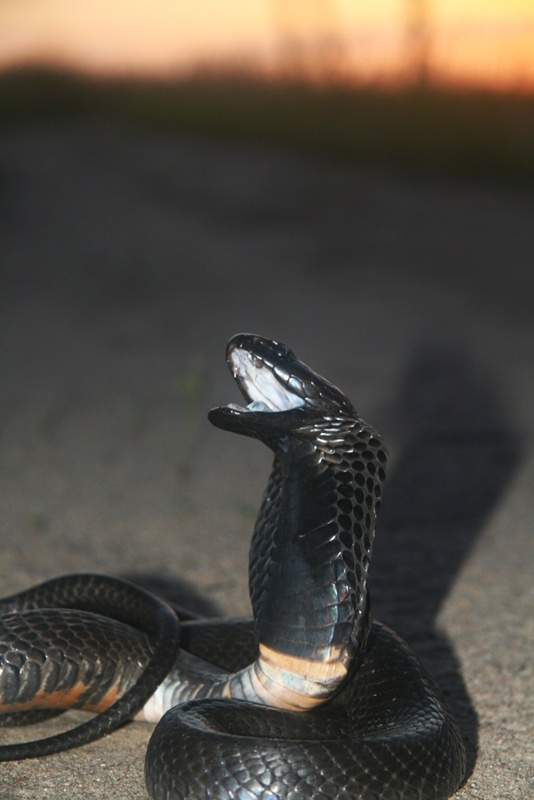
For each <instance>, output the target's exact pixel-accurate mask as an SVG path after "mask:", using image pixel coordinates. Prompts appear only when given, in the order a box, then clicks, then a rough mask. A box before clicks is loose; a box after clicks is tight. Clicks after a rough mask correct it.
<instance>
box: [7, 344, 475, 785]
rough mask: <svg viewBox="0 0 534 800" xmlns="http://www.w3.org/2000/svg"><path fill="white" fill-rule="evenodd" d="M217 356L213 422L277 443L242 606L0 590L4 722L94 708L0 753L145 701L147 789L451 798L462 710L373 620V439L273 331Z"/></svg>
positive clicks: (58, 586)
mask: <svg viewBox="0 0 534 800" xmlns="http://www.w3.org/2000/svg"><path fill="white" fill-rule="evenodd" d="M227 358H228V363H229V366H230V369H231V371H232V374H233V376H234V378H235V380H236V382H237V384H238V386H239V388H240V390H241V392H242V394H243V395H244V397H245V400H246V403H247V405H246V407H241V406H238V405H234V404H231V405H228V406H224V407H221V408H216V409H213V410H212V411H211V412H210V414H209V419H210V420H211V422H212V423H213V424H215V425H216V426H218V427H220V428H224V429H226V430H230V431H235V432H237V433H243V434H246V435H247V436H252V437H254V438H256V439H259V440H260V441H262V442H264V443H265V444H266V445H267V446H268V447H270V448H271V449H272V450H273V451H274V465H273V470H272V472H271V476H270V478H269V482H268V484H267V488H266V490H265V494H264V498H263V503H262V506H261V509H260V512H259V515H258V519H257V522H256V526H255V529H254V534H253V538H252V545H251V550H250V595H251V601H252V608H253V613H254V623H252V622H250V621H231V620H229V621H217V620H215V621H214V620H205V621H199V620H192V619H189V620H186V621H185V622H182V624H181V631H180V634H178V623H177V621H176V617H175V615H174V613H173V612H172V611H171V610H170V609H169V608H168V607H167V606H166V605H165V604H164V603H162V602H160V601H159V600H157V599H156V598H154V597H152V596H151V595H149V594H146V593H145V592H143V591H142V590H140V589H138V588H137V587H135V586H133V585H131V584H127V583H125V582H122V581H119V580H116V579H114V578H106V577H102V576H94V575H78V576H66V577H64V578H59V579H54V580H52V581H48V582H47V583H45V584H42V585H40V586H38V587H35V588H33V589H30V590H28V591H27V592H21V593H19V594H17V595H13V596H11V597H9V598H6V599H4V600H3V601H1V602H0V611H1V612H2V617H1V618H0V711H1V712H2V713H4V714H5V715H7V717H6V719H7V720H8V721H9V722H20V721H24V720H25V718H26V717H27V716H28V715H29V714H30V713H35V711H33V712H30V711H29V709H33V710H35V709H37V708H44V709H45V710H44V711H41V712H38V713H41V714H50V713H57V711H54V709H56V710H57V709H63V708H67V707H77V708H85V709H88V710H91V711H96V712H99V713H97V714H96V716H94V717H92V718H91V719H89V721H87V722H85V723H83V724H82V725H81V726H78V728H74V729H73V730H72V731H67V732H65V733H61V734H57V735H56V736H53V737H49V738H48V739H43V740H39V741H37V742H30V743H25V744H8V745H3V746H2V747H0V759H1V760H11V759H19V758H28V757H34V756H38V755H46V754H49V753H53V752H57V751H59V750H63V749H66V748H68V747H74V746H76V745H78V744H81V743H83V742H85V741H90V740H92V739H94V738H96V737H97V736H100V735H101V734H102V733H104V732H106V731H108V730H111V729H113V728H114V727H116V726H117V725H119V724H121V722H123V721H124V720H126V719H128V718H129V717H131V716H133V715H134V714H135V713H136V712H139V710H140V709H141V708H142V707H143V706H144V708H143V709H142V711H140V713H139V714H138V716H140V717H141V718H144V719H153V720H159V719H160V718H161V717H162V718H161V721H160V722H159V723H158V725H157V726H156V728H155V731H154V733H153V735H152V738H151V740H150V743H149V746H148V752H147V758H146V780H147V787H148V791H149V794H150V796H151V797H152V798H155V800H178V799H182V798H183V800H186V798H187V799H188V800H192V799H194V800H204V799H205V800H207V799H208V798H217V799H218V800H233V799H234V798H235V800H278V798H280V800H285V799H287V800H309V799H310V798H312V799H313V800H356V799H357V798H359V799H360V800H371V799H372V800H417V799H418V800H444V798H447V797H449V796H450V795H451V794H452V793H453V792H454V791H455V789H457V788H458V786H459V785H460V783H461V782H462V779H463V777H464V773H465V754H464V748H463V744H462V739H461V736H460V733H459V731H458V728H457V726H456V723H455V721H454V720H453V718H452V716H451V714H450V713H449V711H448V710H447V708H446V706H445V705H444V702H443V700H442V698H441V696H440V694H439V691H438V689H437V687H436V686H435V684H434V682H433V681H432V679H431V678H430V677H429V676H428V674H427V673H426V672H425V670H424V669H423V668H422V666H421V665H420V664H419V662H418V660H417V658H416V657H415V655H414V654H413V653H412V651H411V650H410V649H409V648H408V647H407V645H406V644H405V643H404V642H402V641H401V640H400V639H399V638H398V636H396V634H395V633H393V632H392V631H391V630H389V629H388V628H387V627H385V626H383V625H381V624H379V623H376V622H375V623H371V622H370V614H369V594H368V589H367V581H368V572H369V563H370V556H371V548H372V541H373V534H374V528H375V519H376V513H377V510H378V507H379V505H380V497H381V487H382V483H383V481H384V478H385V462H386V450H385V448H384V446H383V444H382V441H381V439H380V437H379V435H378V433H377V432H376V431H375V430H374V429H373V428H371V427H370V426H369V425H367V424H366V423H365V422H364V421H363V420H362V419H361V418H360V417H359V416H358V414H357V413H356V411H355V410H354V408H353V406H352V404H351V403H350V401H349V400H348V399H347V397H346V396H345V395H344V394H343V393H342V392H341V391H340V390H339V389H337V388H336V387H334V386H333V385H332V384H330V383H328V382H327V381H326V380H324V379H323V378H321V377H320V376H319V375H317V374H316V373H315V372H313V371H312V370H310V369H309V368H308V367H307V366H305V365H304V364H302V363H301V362H300V361H298V360H297V359H296V357H295V355H294V354H293V353H292V352H291V350H289V349H288V348H287V347H286V346H285V345H282V344H279V343H277V342H272V341H270V340H267V339H263V338H261V337H259V336H252V335H249V334H240V335H238V336H235V337H233V338H232V339H231V340H230V342H229V344H228V348H227ZM179 636H180V649H179V650H178V638H179ZM162 681H163V682H162ZM158 685H159V688H157V690H156V691H155V692H154V690H155V689H156V687H158ZM151 695H152V697H151V699H150V700H149V697H150V696H151ZM147 701H148V702H147ZM46 709H52V711H50V710H46ZM168 709H170V710H168Z"/></svg>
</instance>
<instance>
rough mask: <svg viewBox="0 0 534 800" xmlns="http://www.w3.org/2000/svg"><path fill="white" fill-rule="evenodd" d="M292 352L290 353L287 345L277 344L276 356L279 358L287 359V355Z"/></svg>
mask: <svg viewBox="0 0 534 800" xmlns="http://www.w3.org/2000/svg"><path fill="white" fill-rule="evenodd" d="M290 352H291V351H290V349H289V347H287V346H286V345H285V344H281V343H277V345H276V347H275V349H274V355H275V356H276V357H277V358H285V357H286V356H287V355H289V353H290Z"/></svg>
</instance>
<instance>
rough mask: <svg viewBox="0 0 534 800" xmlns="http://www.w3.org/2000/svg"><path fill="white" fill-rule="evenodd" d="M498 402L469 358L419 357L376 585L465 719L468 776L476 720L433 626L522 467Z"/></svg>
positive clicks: (403, 417) (444, 352)
mask: <svg viewBox="0 0 534 800" xmlns="http://www.w3.org/2000/svg"><path fill="white" fill-rule="evenodd" d="M496 396H497V392H496V391H495V388H494V387H493V386H492V384H491V382H490V381H489V380H488V379H487V378H486V377H485V376H483V375H482V374H479V373H478V372H477V370H476V368H475V367H474V365H473V364H472V363H470V361H469V359H468V357H466V356H465V355H464V354H461V355H460V354H458V353H455V352H452V351H451V350H450V349H447V348H444V347H443V346H441V345H435V346H431V345H428V346H426V347H425V348H424V349H423V350H422V351H421V352H419V353H417V354H416V356H415V358H414V359H413V361H412V362H411V364H410V365H409V366H408V369H407V370H406V373H405V376H404V379H403V381H402V383H401V386H400V389H399V392H398V395H397V397H396V399H395V400H394V403H393V406H392V407H391V409H390V410H389V414H388V417H389V419H390V420H391V424H392V425H394V426H395V430H398V429H399V423H400V428H401V430H402V434H403V439H404V444H403V445H402V448H401V452H400V454H399V455H398V457H395V458H392V467H391V469H390V474H389V476H388V479H387V482H386V487H385V492H384V503H383V507H382V509H381V512H380V515H379V520H378V531H377V539H376V545H375V548H374V554H373V566H372V575H371V582H370V583H371V597H372V606H373V613H374V616H375V618H376V619H379V620H381V621H382V622H384V623H386V624H388V625H390V626H391V627H392V628H393V629H394V630H396V631H397V632H398V633H399V634H400V635H401V636H402V637H403V638H405V639H406V640H407V641H408V643H409V644H410V645H411V646H412V647H413V649H414V650H415V651H416V652H417V654H418V655H419V657H420V658H421V660H422V661H423V663H424V664H425V666H426V667H427V668H428V669H429V671H430V672H431V673H432V674H433V675H434V677H435V678H436V680H437V681H438V683H439V685H440V688H441V690H442V692H443V694H444V695H445V697H446V699H447V702H448V704H449V706H450V707H451V709H452V710H453V712H454V714H455V716H456V718H457V719H458V722H459V724H460V727H461V729H462V733H463V735H464V738H465V745H466V750H467V756H468V774H471V772H472V770H473V767H474V764H475V761H476V757H477V752H478V717H477V714H476V710H475V708H474V706H473V704H472V702H471V699H470V697H469V694H468V692H467V689H466V686H465V683H464V681H463V678H462V674H461V669H460V665H459V662H458V659H457V657H456V655H455V652H454V648H453V646H452V644H451V643H450V642H449V641H448V639H447V637H446V636H445V635H444V634H443V633H441V632H439V631H438V630H437V629H436V626H435V620H436V617H437V615H438V613H439V610H440V607H441V604H442V603H443V601H444V599H445V598H446V597H447V595H448V593H449V591H450V590H451V587H452V585H453V583H454V580H455V578H456V576H457V574H458V571H459V569H460V567H461V565H462V563H463V562H464V560H465V559H466V557H467V555H468V553H469V551H470V549H471V547H472V546H473V543H474V541H475V539H476V537H477V536H478V534H479V532H481V531H482V530H483V527H484V524H485V521H486V519H487V518H488V515H489V514H490V513H491V511H492V509H493V507H494V506H495V504H496V503H497V502H498V501H499V498H500V496H501V494H502V492H503V491H504V489H505V487H506V485H507V483H508V482H509V480H510V478H511V476H512V475H513V473H514V472H515V470H516V468H517V466H518V464H519V461H520V457H521V451H520V446H519V437H518V435H517V433H515V432H514V431H513V430H512V429H511V427H510V426H509V425H508V424H507V422H506V419H505V418H504V415H503V412H502V409H501V408H500V405H499V402H498V400H497V399H496ZM383 433H384V431H383ZM385 433H386V434H387V431H386V432H385Z"/></svg>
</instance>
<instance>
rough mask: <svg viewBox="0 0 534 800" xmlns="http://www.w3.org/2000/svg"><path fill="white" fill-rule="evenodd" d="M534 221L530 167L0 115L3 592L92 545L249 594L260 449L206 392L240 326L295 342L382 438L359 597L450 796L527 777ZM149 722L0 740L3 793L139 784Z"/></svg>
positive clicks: (168, 577) (105, 565)
mask: <svg viewBox="0 0 534 800" xmlns="http://www.w3.org/2000/svg"><path fill="white" fill-rule="evenodd" d="M533 219H534V199H533V197H532V196H531V195H528V194H527V193H525V192H519V191H512V190H508V191H505V190H502V189H501V190H497V189H492V188H490V187H475V186H473V185H467V184H466V185H459V184H457V183H449V182H447V181H445V180H443V181H441V182H438V181H433V182H431V181H430V180H427V181H424V180H417V181H416V180H414V179H410V178H408V177H401V176H391V175H389V174H382V173H379V172H376V171H371V170H368V169H364V168H359V169H356V168H349V167H342V166H332V165H325V164H319V163H316V162H312V161H308V160H305V159H299V158H298V157H295V156H288V155H285V154H283V153H277V152H274V151H269V150H254V149H247V148H240V147H238V146H236V145H222V144H213V143H211V144H206V143H201V142H198V141H192V140H191V141H189V140H178V139H175V138H173V137H170V136H169V137H166V136H163V135H149V134H140V133H135V132H132V131H126V130H121V129H120V128H117V127H111V126H107V125H105V124H96V123H94V122H88V123H86V124H85V123H83V122H79V123H76V124H69V125H66V124H62V125H60V124H54V125H52V124H49V125H46V126H45V125H43V126H42V127H32V128H30V127H28V128H26V129H21V130H11V131H5V130H4V131H3V132H2V133H0V270H1V275H2V278H1V292H0V325H1V348H2V362H1V363H2V366H1V370H0V381H1V392H0V420H1V426H0V438H1V447H0V472H1V478H0V505H1V508H2V513H1V526H2V534H1V541H2V548H1V554H0V559H1V560H0V577H1V582H2V583H1V585H2V590H3V591H4V592H5V593H8V592H11V591H14V590H16V589H19V588H23V587H25V586H27V585H29V584H31V583H32V582H35V581H38V580H42V579H44V578H47V577H50V576H52V575H55V574H58V573H64V572H70V571H101V572H102V571H105V572H110V573H114V574H119V575H122V576H126V577H130V578H134V579H135V580H137V581H138V582H140V583H142V584H143V585H147V586H150V587H153V588H156V589H158V590H159V591H161V592H164V593H166V594H167V595H169V596H172V597H173V598H175V599H178V600H179V601H181V602H187V603H189V605H191V606H192V607H194V608H196V609H198V610H201V611H204V612H206V613H208V614H243V613H245V614H246V613H248V610H249V603H248V596H247V588H246V587H247V564H246V558H247V549H248V540H249V536H250V531H251V527H252V525H253V520H254V514H255V510H256V509H257V506H258V503H259V498H260V496H261V493H262V489H263V486H264V483H265V480H266V476H267V474H268V470H269V463H270V458H269V453H268V452H267V451H264V450H263V449H262V447H261V445H259V444H258V443H257V442H253V441H251V440H247V439H244V438H243V439H240V438H239V437H232V436H231V435H229V434H227V433H224V432H221V431H218V430H215V429H213V428H211V426H210V425H209V423H208V422H207V420H206V412H207V410H208V409H209V408H210V407H212V406H213V405H217V404H219V403H221V402H227V401H229V400H235V399H237V396H236V391H235V387H234V386H233V382H232V380H231V378H230V376H229V374H228V372H227V369H226V366H225V363H224V347H225V343H226V340H227V339H228V338H229V337H230V336H231V335H232V334H234V333H237V332H238V331H242V330H249V331H253V332H257V333H261V334H263V335H266V336H269V337H273V338H277V339H280V340H281V341H285V342H286V343H288V344H290V345H291V346H292V347H293V348H294V349H295V351H296V352H297V354H298V355H299V357H301V358H303V359H304V360H305V361H307V362H308V363H310V364H311V365H312V366H313V367H314V368H316V369H317V370H318V371H319V372H322V373H323V374H324V375H325V376H326V377H328V378H329V379H331V380H332V381H334V382H335V383H337V384H338V385H340V386H341V387H342V388H343V389H344V390H345V391H346V392H347V393H348V394H349V396H350V397H351V398H352V399H353V401H354V402H355V404H356V406H357V408H358V409H359V410H360V412H361V413H362V414H363V416H364V417H365V418H366V419H367V420H368V421H369V422H371V423H372V424H373V425H375V427H377V428H378V429H379V430H380V431H381V432H382V434H383V435H384V437H385V438H386V440H387V442H388V443H389V447H390V451H391V468H390V477H389V479H388V484H387V485H386V491H385V499H384V506H383V511H382V512H381V518H380V520H379V530H378V535H377V543H376V549H375V555H374V560H373V574H372V583H371V592H372V596H373V604H374V613H375V616H376V618H378V619H381V620H382V621H383V622H386V623H388V624H391V625H392V626H393V627H395V629H397V630H398V631H399V633H401V634H402V635H403V636H404V637H405V638H406V639H407V640H408V641H409V642H410V644H411V645H412V646H413V647H414V649H415V650H416V651H417V652H418V654H419V655H420V657H421V659H422V660H423V662H424V663H425V664H426V665H427V666H428V668H429V669H430V670H431V671H432V673H433V674H434V675H435V676H436V678H437V680H438V682H439V683H440V686H441V687H442V690H443V692H444V693H445V695H446V697H447V698H448V700H449V702H450V704H451V706H452V707H453V709H454V711H455V713H456V715H457V717H458V719H459V721H460V724H461V727H462V731H463V733H464V735H465V740H466V745H467V749H468V753H469V776H468V779H467V782H466V784H465V786H464V787H463V788H462V789H461V790H460V791H459V792H458V794H457V795H456V796H457V797H458V798H461V799H462V800H526V798H527V797H528V796H529V786H530V787H531V786H532V782H533V779H534V772H533V765H532V725H533V722H534V720H533V717H534V713H533V711H534V709H533V695H534V692H533V691H532V690H533V688H534V687H533V680H532V645H533V639H534V631H533V614H532V612H533V581H532V566H533V561H534V559H533V550H532V535H531V529H532V519H533V518H534V503H533V497H534V492H533V489H532V487H533V486H534V453H533V449H532V434H533V433H534V420H533V417H532V406H533V401H534V385H533V384H534V373H533V369H532V356H533V353H534V347H533V345H534V321H533V314H532V288H533V284H534V270H533V265H534V226H533V224H532V220H533ZM69 716H70V721H71V722H72V719H73V717H75V715H72V714H71V715H69ZM78 717H80V715H79V714H78ZM61 725H64V722H63V721H61V720H59V721H56V722H54V723H52V722H50V723H48V725H47V726H46V727H45V728H43V731H46V732H47V733H48V732H50V731H52V730H55V729H56V727H59V726H61ZM150 732H151V726H150V725H148V724H131V725H128V726H126V727H125V728H123V729H122V730H120V731H118V732H115V733H113V734H112V735H110V736H108V737H106V738H105V739H104V740H102V741H100V742H96V743H94V744H92V745H89V746H87V747H84V748H81V749H80V750H77V751H74V752H70V753H65V754H63V755H59V756H55V757H51V758H48V759H45V760H42V761H35V762H24V763H19V764H2V765H1V767H0V796H1V797H2V798H4V799H5V800H23V799H26V798H32V799H34V798H47V797H50V798H54V800H61V799H62V798H68V800H73V798H74V800H82V798H83V800H86V799H89V798H95V800H96V798H106V800H113V798H122V800H125V799H126V798H128V799H129V800H138V799H139V800H140V798H146V793H145V790H144V784H143V777H142V770H143V756H144V751H145V748H146V743H147V741H148V737H149V735H150ZM35 733H36V732H35V731H34V730H25V731H24V732H21V731H19V732H16V733H15V735H16V737H18V738H21V737H22V736H23V735H24V736H34V735H35ZM13 735H14V734H13V733H11V732H9V733H7V732H2V734H1V736H2V738H3V739H4V740H6V741H7V740H8V739H10V738H12V737H13ZM40 735H43V734H42V733H41V732H40Z"/></svg>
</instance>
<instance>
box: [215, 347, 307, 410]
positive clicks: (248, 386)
mask: <svg viewBox="0 0 534 800" xmlns="http://www.w3.org/2000/svg"><path fill="white" fill-rule="evenodd" d="M280 348H284V350H283V351H282V349H280V350H279V352H280V353H282V352H284V356H287V353H288V352H289V353H290V351H287V352H286V348H285V346H283V345H281V346H280ZM291 355H292V354H291ZM227 357H228V364H229V366H230V369H231V371H232V375H233V377H234V379H235V381H236V383H237V384H238V386H239V388H240V389H241V393H242V394H243V397H244V398H245V400H246V401H247V405H246V407H243V406H240V405H238V404H237V403H229V404H228V408H232V409H234V410H236V411H254V412H260V413H273V412H278V411H289V410H291V409H293V408H299V407H301V406H303V405H305V400H304V399H303V398H302V397H300V396H299V395H298V394H296V393H295V392H293V391H291V388H290V387H289V386H288V385H287V381H288V379H290V376H289V373H288V370H287V367H286V366H282V365H283V364H284V359H283V358H280V361H279V362H277V363H276V364H270V363H268V362H267V361H266V360H265V359H264V358H262V357H261V356H259V355H256V354H255V353H253V352H251V351H250V350H248V349H245V348H243V347H239V346H235V345H234V346H232V345H230V346H229V348H228V354H227ZM277 367H278V374H277Z"/></svg>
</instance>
